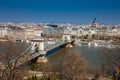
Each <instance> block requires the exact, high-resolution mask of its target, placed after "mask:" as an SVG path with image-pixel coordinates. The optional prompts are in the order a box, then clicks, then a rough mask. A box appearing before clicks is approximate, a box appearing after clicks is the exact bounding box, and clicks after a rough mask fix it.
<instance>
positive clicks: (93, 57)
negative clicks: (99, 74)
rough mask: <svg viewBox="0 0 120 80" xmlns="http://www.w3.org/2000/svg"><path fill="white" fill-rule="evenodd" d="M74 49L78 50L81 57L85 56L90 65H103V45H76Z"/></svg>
mask: <svg viewBox="0 0 120 80" xmlns="http://www.w3.org/2000/svg"><path fill="white" fill-rule="evenodd" d="M72 49H73V50H76V51H78V52H79V53H80V54H81V57H83V58H85V59H86V60H87V62H88V64H89V65H91V66H93V67H100V65H101V57H100V56H101V55H100V54H101V47H89V46H74V47H73V48H72Z"/></svg>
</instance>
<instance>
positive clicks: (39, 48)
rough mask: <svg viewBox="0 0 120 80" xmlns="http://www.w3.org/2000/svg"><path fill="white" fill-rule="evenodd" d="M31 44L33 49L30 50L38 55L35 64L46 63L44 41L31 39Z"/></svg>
mask: <svg viewBox="0 0 120 80" xmlns="http://www.w3.org/2000/svg"><path fill="white" fill-rule="evenodd" d="M31 42H32V44H33V47H32V48H31V49H32V52H33V54H36V53H38V54H39V55H38V56H39V57H38V59H37V62H47V58H45V54H46V51H45V50H44V39H42V38H40V39H33V40H31Z"/></svg>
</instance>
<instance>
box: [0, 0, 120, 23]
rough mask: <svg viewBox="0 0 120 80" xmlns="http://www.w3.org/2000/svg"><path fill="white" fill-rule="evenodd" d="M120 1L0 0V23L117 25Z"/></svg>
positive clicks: (119, 21)
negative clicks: (96, 22)
mask: <svg viewBox="0 0 120 80" xmlns="http://www.w3.org/2000/svg"><path fill="white" fill-rule="evenodd" d="M119 3H120V1H119V0H34V1H32V0H20V1H18V0H12V1H10V0H0V22H18V23H21V22H33V23H34V22H35V23H39V22H48V23H77V24H87V23H91V22H92V21H93V18H95V17H96V18H97V20H98V22H99V23H100V24H120V15H119V14H120V5H119Z"/></svg>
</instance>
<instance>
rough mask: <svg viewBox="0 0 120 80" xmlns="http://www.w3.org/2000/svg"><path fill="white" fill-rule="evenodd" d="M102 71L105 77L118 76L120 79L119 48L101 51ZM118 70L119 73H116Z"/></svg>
mask: <svg viewBox="0 0 120 80" xmlns="http://www.w3.org/2000/svg"><path fill="white" fill-rule="evenodd" d="M101 54H102V59H103V61H102V71H103V72H104V73H105V74H106V75H113V76H118V75H119V76H118V78H120V48H119V47H117V48H114V49H107V48H104V49H102V53H101ZM116 68H119V71H118V72H117V71H116Z"/></svg>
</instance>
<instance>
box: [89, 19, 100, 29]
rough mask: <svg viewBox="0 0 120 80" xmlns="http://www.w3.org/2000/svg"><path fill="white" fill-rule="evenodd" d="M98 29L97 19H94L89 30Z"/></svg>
mask: <svg viewBox="0 0 120 80" xmlns="http://www.w3.org/2000/svg"><path fill="white" fill-rule="evenodd" d="M98 27H99V24H98V22H97V19H96V18H94V20H93V22H92V24H91V28H98Z"/></svg>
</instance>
